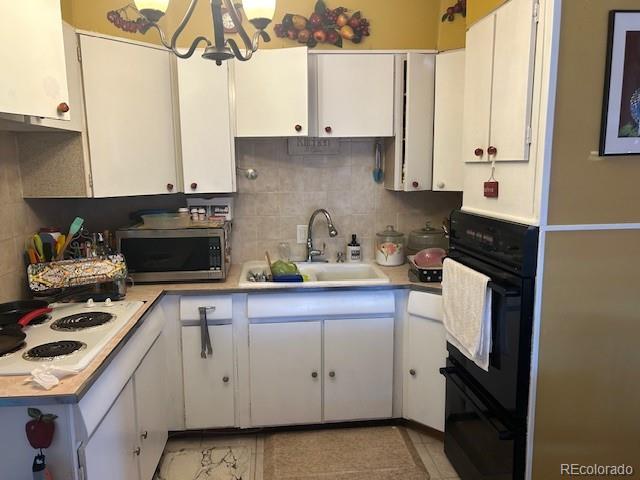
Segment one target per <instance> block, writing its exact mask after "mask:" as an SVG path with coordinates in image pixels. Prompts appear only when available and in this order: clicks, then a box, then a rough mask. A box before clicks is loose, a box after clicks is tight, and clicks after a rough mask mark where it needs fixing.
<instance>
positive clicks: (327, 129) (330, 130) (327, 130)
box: [324, 127, 333, 133]
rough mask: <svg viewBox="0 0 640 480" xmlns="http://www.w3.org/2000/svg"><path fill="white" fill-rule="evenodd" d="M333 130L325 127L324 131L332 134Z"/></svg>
mask: <svg viewBox="0 0 640 480" xmlns="http://www.w3.org/2000/svg"><path fill="white" fill-rule="evenodd" d="M332 130H333V129H332V128H331V127H324V131H325V132H327V133H331V132H332Z"/></svg>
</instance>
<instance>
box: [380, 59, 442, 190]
mask: <svg viewBox="0 0 640 480" xmlns="http://www.w3.org/2000/svg"><path fill="white" fill-rule="evenodd" d="M435 57H436V56H435V55H434V54H428V53H415V52H412V53H408V54H403V55H396V56H395V62H396V68H395V94H394V96H395V107H394V108H395V114H394V115H391V116H389V118H393V117H394V116H395V137H394V138H391V139H386V141H385V145H386V152H385V180H384V185H385V188H387V189H389V190H397V191H405V192H416V191H420V190H431V184H432V176H433V110H434V90H435V86H434V82H435ZM372 102H373V103H374V104H375V103H376V102H375V100H374V101H372Z"/></svg>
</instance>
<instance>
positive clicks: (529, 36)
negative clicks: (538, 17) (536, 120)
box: [489, 0, 536, 161]
mask: <svg viewBox="0 0 640 480" xmlns="http://www.w3.org/2000/svg"><path fill="white" fill-rule="evenodd" d="M533 9H534V0H512V1H510V2H507V3H505V5H504V6H502V7H501V8H499V9H498V10H497V11H496V13H495V18H496V29H495V46H494V56H493V92H492V97H491V98H492V100H491V137H490V142H489V143H490V145H491V146H494V147H495V148H496V150H497V153H496V155H495V159H496V161H526V160H528V159H529V145H530V143H531V133H530V128H531V102H532V95H533V94H532V87H533V66H534V53H535V35H536V28H535V26H536V21H535V18H534V10H533Z"/></svg>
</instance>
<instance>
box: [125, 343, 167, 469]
mask: <svg viewBox="0 0 640 480" xmlns="http://www.w3.org/2000/svg"><path fill="white" fill-rule="evenodd" d="M164 360H165V345H164V342H163V341H162V339H158V340H156V343H155V344H154V345H153V347H151V349H150V350H149V352H148V353H147V356H146V357H145V358H144V360H143V361H142V363H141V364H140V366H139V367H138V370H137V371H136V373H135V375H134V377H133V387H134V391H135V397H136V403H135V404H136V418H137V426H138V430H137V434H138V442H139V446H140V459H139V467H140V479H141V480H151V478H153V474H154V472H155V471H156V467H157V466H158V462H159V461H160V457H161V456H162V452H163V451H164V447H165V445H166V443H167V436H168V430H169V423H168V416H167V411H168V404H167V398H168V396H167V393H168V392H167V388H166V383H165V382H164V381H163V378H164V375H165V369H164ZM136 448H137V447H136Z"/></svg>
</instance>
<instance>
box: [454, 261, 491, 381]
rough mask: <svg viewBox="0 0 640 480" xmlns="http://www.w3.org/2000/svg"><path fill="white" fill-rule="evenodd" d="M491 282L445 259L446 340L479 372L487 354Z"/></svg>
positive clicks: (485, 361)
mask: <svg viewBox="0 0 640 480" xmlns="http://www.w3.org/2000/svg"><path fill="white" fill-rule="evenodd" d="M490 281H491V279H490V278H489V277H488V276H486V275H484V274H482V273H480V272H477V271H475V270H473V269H472V268H469V267H467V266H466V265H463V264H461V263H459V262H456V261H455V260H452V259H450V258H446V259H445V260H444V263H443V271H442V304H443V313H444V326H445V329H446V331H447V340H448V341H449V343H451V344H452V345H453V346H455V347H456V348H457V349H458V350H460V351H461V352H462V353H463V354H464V355H465V356H466V357H467V358H469V359H470V360H472V361H473V362H474V363H475V364H476V365H478V366H479V367H480V368H482V369H483V370H489V353H490V352H491V289H490V288H489V286H488V284H489V282H490Z"/></svg>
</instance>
